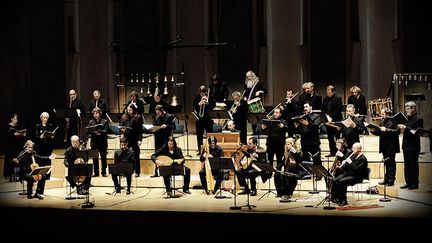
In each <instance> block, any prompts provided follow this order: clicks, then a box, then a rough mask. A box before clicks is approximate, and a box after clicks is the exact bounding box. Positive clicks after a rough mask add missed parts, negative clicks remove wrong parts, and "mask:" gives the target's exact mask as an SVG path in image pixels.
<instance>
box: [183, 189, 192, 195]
mask: <svg viewBox="0 0 432 243" xmlns="http://www.w3.org/2000/svg"><path fill="white" fill-rule="evenodd" d="M183 192H184V193H186V194H192V193H191V192H190V191H189V189H183Z"/></svg>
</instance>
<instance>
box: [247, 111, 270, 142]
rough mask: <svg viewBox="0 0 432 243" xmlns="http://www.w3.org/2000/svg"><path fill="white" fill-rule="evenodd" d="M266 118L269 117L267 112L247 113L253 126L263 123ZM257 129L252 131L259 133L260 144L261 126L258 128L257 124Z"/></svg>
mask: <svg viewBox="0 0 432 243" xmlns="http://www.w3.org/2000/svg"><path fill="white" fill-rule="evenodd" d="M266 118H267V114H266V113H249V114H248V115H247V120H248V121H249V123H250V124H251V125H252V127H253V126H255V125H257V124H258V123H261V121H262V120H263V119H266ZM256 130H257V131H252V133H253V134H255V132H256V133H257V135H258V144H257V145H259V140H260V137H261V128H258V126H257V129H256Z"/></svg>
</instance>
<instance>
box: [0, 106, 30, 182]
mask: <svg viewBox="0 0 432 243" xmlns="http://www.w3.org/2000/svg"><path fill="white" fill-rule="evenodd" d="M8 126H9V129H8V132H7V135H6V145H7V146H5V158H4V167H3V177H4V178H5V179H9V181H10V182H12V181H15V180H16V179H17V178H16V176H17V175H15V173H14V170H15V167H16V164H15V163H13V162H12V160H13V159H14V158H16V156H17V155H18V154H19V152H20V151H21V149H22V145H23V144H24V138H25V136H26V135H27V131H26V130H21V129H20V127H19V125H18V114H15V113H14V114H12V115H11V117H10V123H9V124H8ZM16 169H17V170H18V167H16Z"/></svg>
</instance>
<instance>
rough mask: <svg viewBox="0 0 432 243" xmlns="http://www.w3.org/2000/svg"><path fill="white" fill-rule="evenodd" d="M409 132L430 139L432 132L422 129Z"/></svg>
mask: <svg viewBox="0 0 432 243" xmlns="http://www.w3.org/2000/svg"><path fill="white" fill-rule="evenodd" d="M410 132H411V133H412V134H414V135H418V136H420V137H432V130H427V129H424V128H421V127H419V128H417V129H411V130H410Z"/></svg>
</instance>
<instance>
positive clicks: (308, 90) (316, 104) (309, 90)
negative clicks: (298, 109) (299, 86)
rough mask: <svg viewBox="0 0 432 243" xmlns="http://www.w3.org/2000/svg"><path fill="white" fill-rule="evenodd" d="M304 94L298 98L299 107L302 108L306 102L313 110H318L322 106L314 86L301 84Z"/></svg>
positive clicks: (310, 83)
mask: <svg viewBox="0 0 432 243" xmlns="http://www.w3.org/2000/svg"><path fill="white" fill-rule="evenodd" d="M303 90H304V93H303V94H302V95H301V96H300V106H304V104H306V102H309V104H310V105H311V106H312V107H313V108H314V109H319V108H321V106H322V97H321V96H320V95H319V94H317V93H316V92H315V88H314V84H313V83H312V82H307V83H304V84H303Z"/></svg>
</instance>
